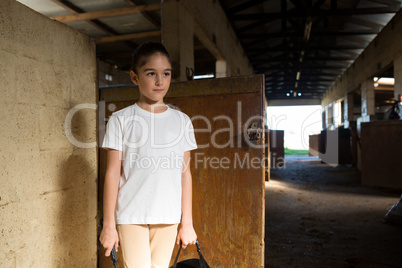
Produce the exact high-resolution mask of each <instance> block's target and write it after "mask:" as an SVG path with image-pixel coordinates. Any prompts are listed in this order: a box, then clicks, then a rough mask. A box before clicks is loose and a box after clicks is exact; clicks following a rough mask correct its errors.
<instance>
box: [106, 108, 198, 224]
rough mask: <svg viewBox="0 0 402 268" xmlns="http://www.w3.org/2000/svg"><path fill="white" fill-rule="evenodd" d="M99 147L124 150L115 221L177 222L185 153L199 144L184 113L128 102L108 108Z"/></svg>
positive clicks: (118, 222)
mask: <svg viewBox="0 0 402 268" xmlns="http://www.w3.org/2000/svg"><path fill="white" fill-rule="evenodd" d="M167 107H168V106H167ZM102 147H103V148H110V149H115V150H119V151H122V158H123V159H122V171H121V176H120V184H119V192H118V196H117V207H116V222H117V224H176V223H180V219H181V174H182V169H183V155H184V152H185V151H189V150H193V149H196V148H197V144H196V141H195V137H194V129H193V125H192V123H191V120H190V118H189V117H188V116H187V115H186V114H184V113H182V112H180V111H177V110H174V109H171V108H169V107H168V109H167V110H166V111H164V112H162V113H151V112H148V111H146V110H144V109H142V108H140V107H139V106H138V105H137V104H134V105H131V106H129V107H127V108H125V109H122V110H120V111H117V112H115V113H113V114H112V116H111V117H110V119H109V122H108V124H107V130H106V134H105V138H104V140H103V144H102Z"/></svg>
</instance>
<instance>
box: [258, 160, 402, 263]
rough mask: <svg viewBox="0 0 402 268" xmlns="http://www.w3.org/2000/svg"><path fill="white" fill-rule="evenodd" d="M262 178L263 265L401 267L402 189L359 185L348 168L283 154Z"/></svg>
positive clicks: (358, 177) (358, 178)
mask: <svg viewBox="0 0 402 268" xmlns="http://www.w3.org/2000/svg"><path fill="white" fill-rule="evenodd" d="M285 163H286V164H285V168H284V169H276V170H272V171H271V181H269V182H266V186H265V191H266V199H265V201H266V202H265V206H266V215H265V217H266V226H265V236H266V238H265V267H331V268H332V267H364V268H367V267H402V225H395V224H389V223H386V222H384V215H385V214H386V213H387V212H388V210H389V209H390V208H391V207H392V206H393V205H394V204H395V203H396V202H397V201H398V200H399V199H400V195H401V192H402V191H399V190H390V189H384V188H376V187H367V186H361V185H360V176H359V173H358V172H357V171H356V170H355V169H354V168H352V167H347V166H341V167H331V166H328V165H326V164H321V161H320V160H319V159H318V158H315V157H286V162H285Z"/></svg>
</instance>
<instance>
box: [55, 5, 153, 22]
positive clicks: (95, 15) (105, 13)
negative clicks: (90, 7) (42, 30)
mask: <svg viewBox="0 0 402 268" xmlns="http://www.w3.org/2000/svg"><path fill="white" fill-rule="evenodd" d="M160 8H161V4H160V3H156V4H150V5H142V6H135V7H124V8H117V9H110V10H101V11H94V12H87V13H80V14H75V15H65V16H55V17H50V18H51V19H53V20H57V21H60V22H64V23H66V22H72V21H82V20H93V19H99V18H106V17H116V16H123V15H129V14H136V13H141V12H144V11H154V10H160Z"/></svg>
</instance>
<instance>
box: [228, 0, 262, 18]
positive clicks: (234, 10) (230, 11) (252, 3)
mask: <svg viewBox="0 0 402 268" xmlns="http://www.w3.org/2000/svg"><path fill="white" fill-rule="evenodd" d="M266 1H267V0H251V1H247V2H245V3H242V4H239V5H237V6H234V7H231V8H229V9H228V11H227V15H232V14H234V13H237V12H239V11H243V10H245V9H247V8H250V7H253V6H255V5H258V4H261V3H264V2H266Z"/></svg>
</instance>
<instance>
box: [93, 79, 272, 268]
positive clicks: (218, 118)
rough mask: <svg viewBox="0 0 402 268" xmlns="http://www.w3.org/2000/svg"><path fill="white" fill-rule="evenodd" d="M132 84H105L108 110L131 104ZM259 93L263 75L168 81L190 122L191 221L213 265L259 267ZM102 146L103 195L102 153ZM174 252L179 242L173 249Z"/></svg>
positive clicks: (171, 97)
mask: <svg viewBox="0 0 402 268" xmlns="http://www.w3.org/2000/svg"><path fill="white" fill-rule="evenodd" d="M137 91H138V90H137V89H135V88H126V89H111V90H109V89H108V90H103V91H102V94H101V100H103V101H104V104H105V106H104V107H105V110H106V117H107V116H108V114H110V110H118V109H121V108H123V107H126V106H128V105H131V104H133V103H134V102H135V100H136V99H137V98H138V92H137ZM263 100H264V76H263V75H255V76H245V77H234V78H221V79H208V80H196V81H190V82H178V83H172V85H171V87H170V89H169V93H168V95H167V96H166V98H165V102H166V103H168V104H171V105H174V106H176V107H177V108H179V109H180V110H181V111H183V112H184V113H186V114H187V115H188V116H189V117H190V118H191V119H192V122H193V125H194V129H195V136H196V140H197V144H198V146H199V148H198V149H197V150H194V151H192V152H191V157H192V163H191V171H192V176H193V221H194V227H195V230H196V232H197V235H198V240H199V242H200V245H201V249H202V251H203V254H204V257H205V258H206V260H207V261H208V263H209V264H210V265H211V267H247V268H249V267H264V224H265V215H264V212H265V208H264V207H265V204H264V200H265V198H264V195H265V169H266V168H269V167H266V163H269V161H267V159H266V155H267V154H265V150H266V149H267V148H266V146H265V143H264V134H265V133H264V111H265V109H264V101H263ZM100 120H101V121H102V118H100ZM100 151H101V152H100V165H101V167H100V178H99V188H100V194H99V196H100V198H102V191H103V177H104V166H103V165H104V163H106V161H105V156H106V154H105V152H103V151H104V150H100ZM100 200H101V199H100ZM100 204H101V202H100ZM99 213H101V205H100V210H99ZM176 252H177V247H176V249H175V251H174V253H173V256H175V254H176ZM182 252H183V253H182V254H181V259H187V258H195V257H197V252H196V249H195V247H189V248H188V249H186V250H184V251H182ZM100 255H102V254H100ZM104 262H105V260H104V258H103V257H100V263H99V264H100V265H99V267H110V266H106V265H105V264H103V263H104ZM106 263H108V264H109V260H107V261H106Z"/></svg>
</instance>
